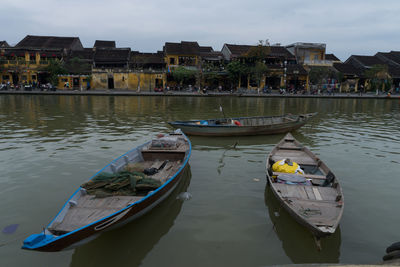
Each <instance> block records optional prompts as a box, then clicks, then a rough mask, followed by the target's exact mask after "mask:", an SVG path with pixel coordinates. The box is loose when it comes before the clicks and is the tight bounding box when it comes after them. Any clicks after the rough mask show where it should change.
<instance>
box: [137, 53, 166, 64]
mask: <svg viewBox="0 0 400 267" xmlns="http://www.w3.org/2000/svg"><path fill="white" fill-rule="evenodd" d="M131 63H133V64H164V63H165V62H164V55H163V53H162V52H158V53H139V52H137V51H133V52H131Z"/></svg>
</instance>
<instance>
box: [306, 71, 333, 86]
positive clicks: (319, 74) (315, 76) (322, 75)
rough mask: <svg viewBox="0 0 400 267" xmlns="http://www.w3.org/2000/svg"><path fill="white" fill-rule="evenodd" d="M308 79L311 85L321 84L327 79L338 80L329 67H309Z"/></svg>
mask: <svg viewBox="0 0 400 267" xmlns="http://www.w3.org/2000/svg"><path fill="white" fill-rule="evenodd" d="M308 77H309V79H310V82H311V83H312V84H322V83H323V82H324V81H325V80H327V79H332V78H335V79H338V80H339V78H340V77H339V75H338V74H337V72H335V71H334V70H333V69H332V68H329V67H311V69H310V71H309V72H308Z"/></svg>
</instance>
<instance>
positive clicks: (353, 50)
mask: <svg viewBox="0 0 400 267" xmlns="http://www.w3.org/2000/svg"><path fill="white" fill-rule="evenodd" d="M0 6H1V11H2V12H1V15H0V25H1V31H0V40H6V41H7V42H8V43H9V44H16V43H18V42H19V41H20V40H21V39H22V38H24V37H25V36H26V35H28V34H30V35H52V36H76V37H79V38H80V40H81V42H82V44H83V45H84V46H85V47H92V46H93V44H94V42H95V40H115V41H116V43H117V47H131V48H132V50H139V51H141V52H156V51H157V50H161V49H162V47H163V45H164V43H165V42H179V41H181V40H184V41H198V42H199V44H200V45H203V46H212V47H213V48H214V50H221V48H222V46H223V44H224V43H231V44H256V43H257V42H258V40H266V39H268V40H269V42H270V43H271V44H275V43H281V44H282V45H288V44H291V43H295V42H315V43H325V44H326V45H327V53H334V54H335V55H336V56H338V57H339V58H340V59H341V60H346V59H347V58H348V57H349V56H350V55H355V54H358V55H374V54H375V53H376V52H378V51H381V52H385V51H391V50H400V14H399V13H400V12H399V11H400V1H398V0H380V1H378V0H352V1H349V0H346V1H345V0H335V1H331V0H276V1H272V0H240V1H239V0H197V1H190V0H168V1H165V0H142V1H139V0H114V1H110V0H62V1H61V0H35V1H28V0H1V1H0Z"/></svg>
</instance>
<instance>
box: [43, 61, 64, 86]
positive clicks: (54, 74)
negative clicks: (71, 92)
mask: <svg viewBox="0 0 400 267" xmlns="http://www.w3.org/2000/svg"><path fill="white" fill-rule="evenodd" d="M43 70H44V71H47V72H48V73H49V81H50V83H52V84H57V83H58V75H60V74H66V73H67V70H66V69H65V68H64V65H63V64H62V63H61V62H60V61H58V60H51V61H49V65H48V66H46V67H45V68H44V69H43Z"/></svg>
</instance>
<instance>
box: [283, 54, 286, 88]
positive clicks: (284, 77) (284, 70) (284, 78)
mask: <svg viewBox="0 0 400 267" xmlns="http://www.w3.org/2000/svg"><path fill="white" fill-rule="evenodd" d="M283 64H284V68H283V84H284V86H285V90H286V71H287V68H286V64H287V61H286V60H285V61H284V62H283Z"/></svg>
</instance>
